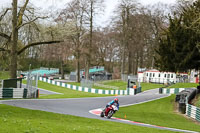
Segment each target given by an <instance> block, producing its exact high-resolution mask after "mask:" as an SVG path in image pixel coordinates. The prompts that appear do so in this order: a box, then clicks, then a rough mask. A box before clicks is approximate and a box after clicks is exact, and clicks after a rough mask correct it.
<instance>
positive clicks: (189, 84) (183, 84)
mask: <svg viewBox="0 0 200 133" xmlns="http://www.w3.org/2000/svg"><path fill="white" fill-rule="evenodd" d="M197 85H198V84H197V83H176V84H173V85H171V86H169V87H167V88H191V87H195V88H196V87H197Z"/></svg>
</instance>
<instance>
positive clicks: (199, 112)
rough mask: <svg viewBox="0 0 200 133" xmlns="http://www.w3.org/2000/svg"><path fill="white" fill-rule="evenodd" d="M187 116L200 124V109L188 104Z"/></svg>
mask: <svg viewBox="0 0 200 133" xmlns="http://www.w3.org/2000/svg"><path fill="white" fill-rule="evenodd" d="M186 115H187V116H188V117H191V118H193V119H195V120H197V121H199V122H200V108H198V107H196V106H193V105H190V104H186Z"/></svg>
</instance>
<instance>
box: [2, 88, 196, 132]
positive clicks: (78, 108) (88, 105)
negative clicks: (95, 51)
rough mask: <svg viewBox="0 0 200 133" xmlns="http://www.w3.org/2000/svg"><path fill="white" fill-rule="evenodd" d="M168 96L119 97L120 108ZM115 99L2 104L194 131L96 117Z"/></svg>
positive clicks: (38, 100) (155, 92) (146, 125)
mask: <svg viewBox="0 0 200 133" xmlns="http://www.w3.org/2000/svg"><path fill="white" fill-rule="evenodd" d="M167 96H169V95H166V94H158V89H155V90H150V91H146V92H143V93H140V94H137V95H134V96H117V98H118V99H119V101H120V106H129V105H134V104H139V103H143V102H147V101H152V100H155V99H160V98H163V97H167ZM113 99H114V97H96V98H68V99H25V100H24V99H21V100H4V101H3V100H2V101H0V102H1V103H2V104H7V105H12V106H16V107H22V108H27V109H32V110H42V111H48V112H54V113H60V114H68V115H74V116H80V117H86V118H93V119H101V120H107V121H114V122H121V123H127V124H132V125H139V126H145V127H152V128H158V129H162V130H171V131H180V132H190V133H196V132H193V131H186V130H177V129H173V128H168V129H167V128H164V127H159V126H153V125H149V124H142V123H137V122H130V121H126V120H122V119H121V120H120V119H106V118H101V117H99V116H98V115H94V114H92V113H90V112H91V110H94V109H99V108H104V107H105V105H106V104H107V103H108V102H110V101H111V100H113Z"/></svg>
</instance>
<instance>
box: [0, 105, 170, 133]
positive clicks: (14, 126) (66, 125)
mask: <svg viewBox="0 0 200 133" xmlns="http://www.w3.org/2000/svg"><path fill="white" fill-rule="evenodd" d="M0 108H1V110H0V125H1V126H0V132H4V133H108V132H110V131H112V132H125V133H133V132H135V133H146V132H148V133H171V131H164V130H158V129H153V128H147V127H139V126H134V125H128V124H122V123H115V122H109V121H102V120H95V119H88V118H82V117H75V116H70V115H62V114H55V113H50V112H44V111H36V110H28V109H23V108H18V107H12V106H8V105H0Z"/></svg>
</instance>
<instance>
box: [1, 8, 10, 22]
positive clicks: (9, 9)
mask: <svg viewBox="0 0 200 133" xmlns="http://www.w3.org/2000/svg"><path fill="white" fill-rule="evenodd" d="M9 10H11V9H10V8H7V9H6V11H5V12H4V13H3V14H2V15H1V16H0V21H1V20H2V19H3V17H4V16H5V15H6V13H7V12H8V11H9Z"/></svg>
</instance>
